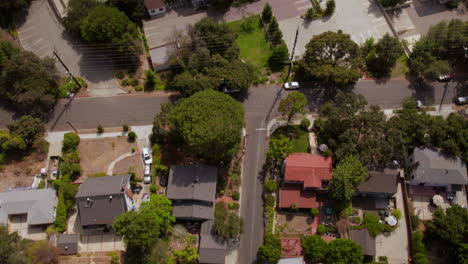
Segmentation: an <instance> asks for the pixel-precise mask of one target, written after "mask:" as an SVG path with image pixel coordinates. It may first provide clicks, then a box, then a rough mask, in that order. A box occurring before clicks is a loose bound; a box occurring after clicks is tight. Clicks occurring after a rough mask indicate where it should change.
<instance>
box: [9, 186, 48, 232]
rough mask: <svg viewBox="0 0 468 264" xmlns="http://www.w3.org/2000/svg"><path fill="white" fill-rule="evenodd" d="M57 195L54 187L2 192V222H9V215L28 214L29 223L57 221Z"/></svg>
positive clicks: (37, 223) (40, 223)
mask: <svg viewBox="0 0 468 264" xmlns="http://www.w3.org/2000/svg"><path fill="white" fill-rule="evenodd" d="M56 202H57V196H56V194H55V190H53V189H43V190H24V191H11V192H2V193H0V224H5V225H6V224H8V216H9V215H20V214H26V215H27V223H28V225H46V224H51V223H53V222H54V221H55V205H56Z"/></svg>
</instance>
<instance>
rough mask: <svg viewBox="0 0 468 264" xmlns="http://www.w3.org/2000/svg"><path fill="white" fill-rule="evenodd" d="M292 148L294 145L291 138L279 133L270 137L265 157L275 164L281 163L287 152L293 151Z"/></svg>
mask: <svg viewBox="0 0 468 264" xmlns="http://www.w3.org/2000/svg"><path fill="white" fill-rule="evenodd" d="M293 149H294V147H293V144H292V141H291V139H289V138H287V137H286V136H284V135H279V137H278V138H271V139H270V146H269V148H268V152H267V157H268V159H269V160H271V161H273V162H275V163H276V164H277V165H281V164H282V163H283V160H284V159H285V158H286V157H287V156H288V154H290V153H292V152H293Z"/></svg>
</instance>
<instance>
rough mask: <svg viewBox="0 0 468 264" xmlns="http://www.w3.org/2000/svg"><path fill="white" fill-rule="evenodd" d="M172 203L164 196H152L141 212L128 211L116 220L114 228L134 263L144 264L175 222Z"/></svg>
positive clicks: (144, 203) (142, 205)
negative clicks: (159, 239)
mask: <svg viewBox="0 0 468 264" xmlns="http://www.w3.org/2000/svg"><path fill="white" fill-rule="evenodd" d="M171 213H172V203H171V201H170V200H169V199H167V198H166V197H165V196H163V195H151V197H150V201H149V202H142V203H141V207H140V211H127V212H126V213H124V214H121V215H119V216H117V217H116V218H115V221H114V224H113V225H112V227H113V228H114V230H115V231H116V233H117V234H118V235H119V236H120V237H121V238H122V239H123V241H124V242H125V245H126V246H127V251H128V253H129V258H130V259H131V261H132V263H143V262H144V261H143V260H144V258H145V257H146V254H148V253H149V252H150V251H151V249H152V248H153V246H154V245H155V244H156V242H157V241H158V238H160V237H161V236H163V235H164V234H166V232H167V231H168V227H169V225H170V224H171V223H172V222H174V221H175V219H174V217H173V216H172V215H171Z"/></svg>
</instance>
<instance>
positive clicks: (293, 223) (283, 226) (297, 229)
mask: <svg viewBox="0 0 468 264" xmlns="http://www.w3.org/2000/svg"><path fill="white" fill-rule="evenodd" d="M313 222H314V221H313V219H312V217H311V216H307V215H305V214H299V213H297V214H296V213H283V212H279V213H277V215H276V229H277V230H279V231H280V233H306V232H311V231H312V224H313Z"/></svg>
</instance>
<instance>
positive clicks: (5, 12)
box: [0, 0, 31, 26]
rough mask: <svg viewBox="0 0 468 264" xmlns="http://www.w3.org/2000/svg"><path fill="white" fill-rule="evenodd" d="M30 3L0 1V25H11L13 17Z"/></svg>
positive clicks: (26, 1) (20, 0)
mask: <svg viewBox="0 0 468 264" xmlns="http://www.w3.org/2000/svg"><path fill="white" fill-rule="evenodd" d="M30 3H31V0H12V1H0V25H2V26H8V25H9V24H10V23H12V19H13V15H15V14H16V13H17V12H18V11H20V10H21V9H23V8H26V7H28V6H29V4H30Z"/></svg>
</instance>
